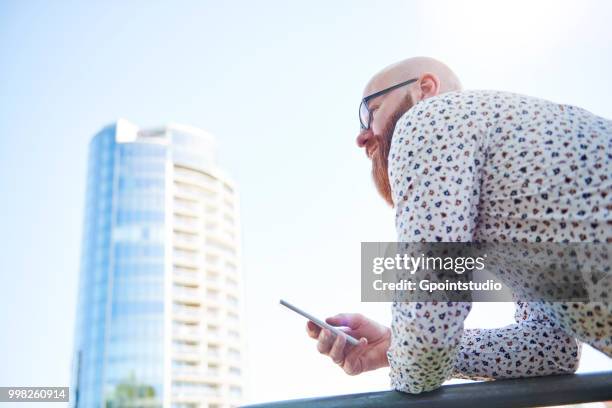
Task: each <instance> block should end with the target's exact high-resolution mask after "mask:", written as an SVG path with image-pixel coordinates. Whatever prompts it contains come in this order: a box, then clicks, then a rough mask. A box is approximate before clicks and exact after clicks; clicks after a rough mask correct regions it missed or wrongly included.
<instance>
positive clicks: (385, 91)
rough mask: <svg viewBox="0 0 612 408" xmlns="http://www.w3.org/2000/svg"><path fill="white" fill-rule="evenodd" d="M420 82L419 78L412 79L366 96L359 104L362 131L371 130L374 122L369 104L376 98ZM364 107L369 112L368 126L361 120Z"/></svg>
mask: <svg viewBox="0 0 612 408" xmlns="http://www.w3.org/2000/svg"><path fill="white" fill-rule="evenodd" d="M418 80H419V79H418V78H412V79H409V80H407V81H404V82H400V83H399V84H395V85H393V86H390V87H388V88H385V89H383V90H381V91H378V92H374V93H373V94H371V95H368V96H366V97H365V98H363V99H362V100H361V103H360V104H359V123H360V124H361V130H367V129H369V128H370V123H371V122H372V112H371V111H370V108H368V102H369V101H370V100H371V99H374V98H376V97H377V96H380V95H384V94H386V93H387V92H391V91H393V90H394V89H397V88H399V87H401V86H404V85H409V84H411V83H413V82H416V81H418ZM362 106H364V107H365V110H366V111H367V112H368V123H367V124H364V123H363V120H362V118H361V107H362Z"/></svg>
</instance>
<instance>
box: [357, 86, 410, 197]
mask: <svg viewBox="0 0 612 408" xmlns="http://www.w3.org/2000/svg"><path fill="white" fill-rule="evenodd" d="M411 106H412V99H411V98H410V97H408V98H407V99H406V102H405V103H403V104H402V105H400V106H399V108H398V109H397V111H396V112H395V113H394V114H393V116H392V118H391V120H390V121H389V122H388V124H387V125H386V126H385V128H384V129H383V131H382V134H380V135H374V138H373V141H372V142H371V143H369V144H368V146H367V147H366V148H368V149H369V150H372V149H375V150H374V152H373V154H372V156H371V159H372V178H373V179H374V185H375V186H376V189H377V190H378V193H379V194H380V195H381V196H382V198H383V199H384V200H385V201H386V202H387V203H388V204H389V205H390V206H391V207H393V198H392V194H391V184H390V183H389V173H388V171H389V150H390V149H391V140H392V139H393V132H394V131H395V124H396V123H397V121H398V120H399V119H400V118H401V117H402V115H403V114H404V113H406V111H407V110H408V109H410V107H411ZM370 147H371V149H370Z"/></svg>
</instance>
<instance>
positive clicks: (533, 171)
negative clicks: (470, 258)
mask: <svg viewBox="0 0 612 408" xmlns="http://www.w3.org/2000/svg"><path fill="white" fill-rule="evenodd" d="M611 152H612V121H610V120H607V119H604V118H601V117H598V116H595V115H593V114H591V113H589V112H587V111H585V110H583V109H580V108H577V107H574V106H568V105H560V104H556V103H552V102H548V101H545V100H542V99H537V98H532V97H527V96H523V95H517V94H511V93H505V92H494V91H462V92H450V93H445V94H442V95H438V96H436V97H433V98H428V99H425V100H423V101H420V102H418V103H417V104H416V105H415V106H413V107H412V108H411V109H410V110H408V111H407V112H406V113H405V114H404V115H403V116H402V117H401V119H400V120H399V121H398V122H397V124H396V127H395V131H394V135H393V140H392V143H391V149H390V152H389V181H390V183H391V188H392V196H393V201H394V203H395V208H396V229H397V234H398V241H400V242H472V241H481V242H517V241H524V242H540V241H542V242H612V215H611V214H612V201H611V200H610V197H612V168H611V166H610V163H611ZM608 288H609V286H608ZM608 292H609V289H608ZM470 309H471V303H469V302H394V303H393V306H392V316H393V317H392V341H391V346H390V348H389V350H388V352H387V357H388V360H389V364H390V368H391V372H390V377H391V383H392V386H393V388H395V389H397V390H399V391H404V392H409V393H419V392H423V391H429V390H432V389H434V388H436V387H438V386H440V385H441V384H442V382H444V381H445V380H448V379H450V378H452V377H459V378H467V379H496V378H512V377H530V376H540V375H549V374H558V373H568V372H573V371H575V370H576V368H577V365H578V361H579V358H580V345H581V343H580V342H581V341H582V342H586V343H588V344H590V345H592V346H593V347H595V348H597V349H599V350H600V351H602V352H603V353H605V354H607V355H608V356H609V357H612V304H611V303H605V302H600V303H570V302H544V301H542V302H517V303H516V314H515V320H516V324H513V325H510V326H507V327H503V328H498V329H488V330H485V329H474V330H464V328H463V322H464V319H465V318H466V317H467V315H468V313H469V312H470Z"/></svg>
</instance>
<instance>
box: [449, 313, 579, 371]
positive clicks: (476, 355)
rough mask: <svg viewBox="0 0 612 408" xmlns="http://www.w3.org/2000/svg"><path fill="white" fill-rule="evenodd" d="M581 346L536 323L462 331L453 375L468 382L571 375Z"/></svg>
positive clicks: (556, 331) (560, 333)
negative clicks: (469, 380) (468, 380)
mask: <svg viewBox="0 0 612 408" xmlns="http://www.w3.org/2000/svg"><path fill="white" fill-rule="evenodd" d="M580 347H581V344H580V342H578V341H577V340H576V339H574V338H572V337H571V336H569V335H567V334H565V333H564V332H563V331H561V330H560V329H558V328H553V327H549V326H543V325H538V324H535V323H521V324H513V325H510V326H506V327H503V328H499V329H466V330H464V333H463V336H462V339H461V344H460V346H459V352H458V353H457V359H456V362H455V370H454V372H453V376H454V377H455V378H464V379H471V380H490V379H502V378H519V377H536V376H543V375H551V374H564V373H573V372H574V371H576V369H577V368H578V361H579V358H580Z"/></svg>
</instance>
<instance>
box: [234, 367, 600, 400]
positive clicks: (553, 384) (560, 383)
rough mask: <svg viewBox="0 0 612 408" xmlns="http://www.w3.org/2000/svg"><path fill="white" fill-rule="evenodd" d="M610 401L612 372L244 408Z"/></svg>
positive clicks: (360, 395)
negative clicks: (418, 392) (416, 392)
mask: <svg viewBox="0 0 612 408" xmlns="http://www.w3.org/2000/svg"><path fill="white" fill-rule="evenodd" d="M608 400H612V372H602V373H589V374H573V375H555V376H549V377H536V378H524V379H513V380H497V381H487V382H476V383H469V384H456V385H446V386H443V387H440V388H439V389H437V390H435V391H431V392H427V393H423V394H416V395H412V394H404V393H402V392H397V391H378V392H367V393H362V394H351V395H338V396H332V397H320V398H306V399H296V400H289V401H278V402H269V403H263V404H256V405H248V406H244V408H281V407H283V408H285V407H286V408H297V407H300V408H310V407H317V408H332V407H333V408H344V407H347V408H348V407H357V408H359V407H371V408H374V407H385V408H400V407H402V408H431V407H436V408H445V407H453V408H479V407H487V408H488V407H495V408H510V407H534V406H537V407H547V406H553V405H564V404H579V403H585V402H595V401H608Z"/></svg>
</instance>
